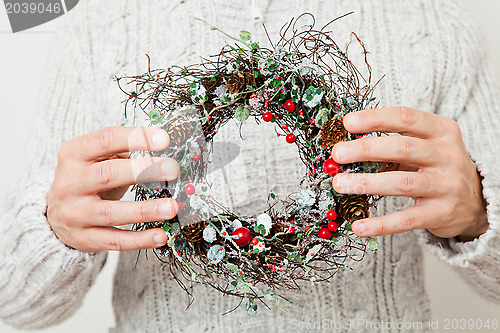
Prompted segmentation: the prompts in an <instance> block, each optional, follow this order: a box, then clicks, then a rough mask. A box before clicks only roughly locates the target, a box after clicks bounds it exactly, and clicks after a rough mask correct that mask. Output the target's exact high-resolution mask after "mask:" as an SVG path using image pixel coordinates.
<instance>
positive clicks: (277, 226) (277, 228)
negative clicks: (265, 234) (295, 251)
mask: <svg viewBox="0 0 500 333" xmlns="http://www.w3.org/2000/svg"><path fill="white" fill-rule="evenodd" d="M286 230H288V227H286V226H285V225H284V224H283V223H281V222H276V223H274V224H273V225H272V227H271V232H270V233H269V236H270V237H272V236H274V235H275V234H277V233H280V232H285V231H286ZM289 237H290V235H289V234H288V233H287V234H284V235H280V236H278V237H276V238H279V239H281V241H282V242H283V243H285V242H286V241H287V240H288V238H289Z"/></svg>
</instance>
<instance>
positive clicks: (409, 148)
mask: <svg viewBox="0 0 500 333" xmlns="http://www.w3.org/2000/svg"><path fill="white" fill-rule="evenodd" d="M399 140H400V143H399V145H398V153H399V154H400V155H402V156H408V155H411V154H413V152H414V150H415V143H414V141H413V139H412V138H410V137H407V136H401V137H400V139H399Z"/></svg>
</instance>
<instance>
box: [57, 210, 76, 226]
mask: <svg viewBox="0 0 500 333" xmlns="http://www.w3.org/2000/svg"><path fill="white" fill-rule="evenodd" d="M59 220H60V221H61V222H62V223H63V224H65V225H69V224H72V223H73V221H74V220H75V215H74V213H73V210H72V209H68V208H61V209H60V210H59Z"/></svg>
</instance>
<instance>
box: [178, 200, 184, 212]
mask: <svg viewBox="0 0 500 333" xmlns="http://www.w3.org/2000/svg"><path fill="white" fill-rule="evenodd" d="M177 207H179V210H178V212H179V213H180V212H182V211H183V210H184V204H183V203H182V202H180V201H177Z"/></svg>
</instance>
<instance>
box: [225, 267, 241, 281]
mask: <svg viewBox="0 0 500 333" xmlns="http://www.w3.org/2000/svg"><path fill="white" fill-rule="evenodd" d="M226 267H227V268H228V269H230V270H232V271H233V272H235V273H238V272H239V271H240V269H239V268H238V266H236V265H235V264H232V263H230V262H227V263H226ZM235 282H236V281H235Z"/></svg>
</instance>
